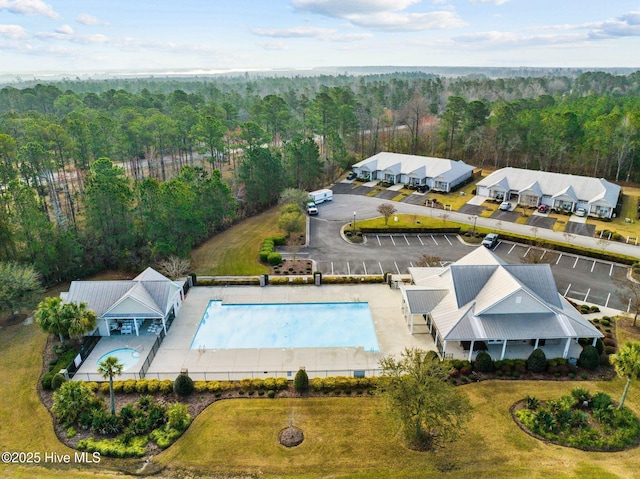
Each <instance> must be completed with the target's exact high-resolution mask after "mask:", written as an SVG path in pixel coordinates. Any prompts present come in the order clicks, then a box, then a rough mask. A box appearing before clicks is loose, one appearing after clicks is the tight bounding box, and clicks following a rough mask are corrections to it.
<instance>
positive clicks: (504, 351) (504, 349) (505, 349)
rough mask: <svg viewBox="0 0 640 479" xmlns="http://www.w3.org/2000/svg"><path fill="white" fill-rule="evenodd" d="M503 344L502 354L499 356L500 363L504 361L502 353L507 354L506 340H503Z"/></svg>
mask: <svg viewBox="0 0 640 479" xmlns="http://www.w3.org/2000/svg"><path fill="white" fill-rule="evenodd" d="M503 341H504V342H503V343H502V354H501V355H500V361H502V360H503V359H504V353H506V352H507V340H506V339H505V340H503Z"/></svg>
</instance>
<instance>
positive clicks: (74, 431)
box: [67, 426, 78, 439]
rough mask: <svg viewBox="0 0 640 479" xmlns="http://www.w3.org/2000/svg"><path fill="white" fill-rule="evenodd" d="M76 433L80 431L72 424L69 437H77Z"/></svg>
mask: <svg viewBox="0 0 640 479" xmlns="http://www.w3.org/2000/svg"><path fill="white" fill-rule="evenodd" d="M76 434H78V431H76V430H75V428H74V427H73V426H71V427H69V429H67V439H71V438H72V437H75V436H76Z"/></svg>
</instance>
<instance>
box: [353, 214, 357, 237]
mask: <svg viewBox="0 0 640 479" xmlns="http://www.w3.org/2000/svg"><path fill="white" fill-rule="evenodd" d="M355 235H356V212H355V211H354V212H353V236H355Z"/></svg>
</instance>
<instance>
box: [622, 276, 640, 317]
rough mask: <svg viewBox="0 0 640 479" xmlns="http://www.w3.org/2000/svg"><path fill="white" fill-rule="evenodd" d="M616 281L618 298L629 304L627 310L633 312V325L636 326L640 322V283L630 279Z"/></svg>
mask: <svg viewBox="0 0 640 479" xmlns="http://www.w3.org/2000/svg"><path fill="white" fill-rule="evenodd" d="M616 283H617V284H618V299H620V301H621V302H622V304H627V307H628V311H627V312H628V313H632V314H633V324H632V325H631V326H632V327H634V328H635V327H636V324H637V323H638V315H640V283H638V282H636V281H631V280H630V279H620V280H617V281H616Z"/></svg>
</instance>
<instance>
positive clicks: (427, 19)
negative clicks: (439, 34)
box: [347, 12, 466, 32]
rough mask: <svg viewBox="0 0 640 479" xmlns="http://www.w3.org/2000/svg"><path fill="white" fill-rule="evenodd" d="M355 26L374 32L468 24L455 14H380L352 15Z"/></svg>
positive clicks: (421, 29) (443, 27) (417, 29)
mask: <svg viewBox="0 0 640 479" xmlns="http://www.w3.org/2000/svg"><path fill="white" fill-rule="evenodd" d="M347 19H348V20H349V21H350V22H351V23H352V24H354V25H357V26H359V27H363V28H368V29H372V30H384V31H413V32H415V31H423V30H441V29H445V28H453V27H462V26H464V25H466V23H465V22H464V21H463V20H462V19H461V18H460V17H458V15H457V14H455V13H454V12H431V13H394V12H387V13H380V14H375V15H350V16H349V17H347Z"/></svg>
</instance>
